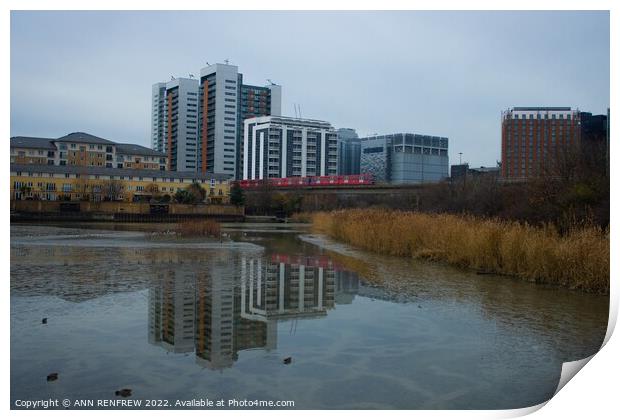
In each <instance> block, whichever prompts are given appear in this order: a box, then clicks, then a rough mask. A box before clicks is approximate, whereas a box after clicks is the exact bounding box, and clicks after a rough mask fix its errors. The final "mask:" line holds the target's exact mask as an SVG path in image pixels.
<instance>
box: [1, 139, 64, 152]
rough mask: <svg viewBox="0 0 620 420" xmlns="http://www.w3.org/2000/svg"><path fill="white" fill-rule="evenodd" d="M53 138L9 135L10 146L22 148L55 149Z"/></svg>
mask: <svg viewBox="0 0 620 420" xmlns="http://www.w3.org/2000/svg"><path fill="white" fill-rule="evenodd" d="M53 141H54V139H48V138H43V137H22V136H18V137H11V147H22V148H24V149H48V150H56V148H55V147H54V144H53V143H52V142H53Z"/></svg>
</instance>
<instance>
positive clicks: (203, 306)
mask: <svg viewBox="0 0 620 420" xmlns="http://www.w3.org/2000/svg"><path fill="white" fill-rule="evenodd" d="M358 289H359V278H358V277H357V275H356V274H355V273H351V272H345V271H341V270H340V268H339V267H338V266H336V265H335V264H334V262H333V261H332V260H331V259H330V258H329V257H327V256H323V255H321V256H310V257H309V256H293V255H283V254H273V255H270V256H268V257H264V256H262V255H261V256H247V255H246V256H238V257H232V255H230V254H228V255H226V254H219V255H217V256H215V257H214V258H213V259H210V260H209V261H208V262H206V264H201V265H199V266H196V265H193V264H179V265H175V269H171V270H166V271H163V272H159V273H157V275H156V280H155V281H154V282H153V283H152V286H151V288H150V290H149V323H148V325H149V327H148V328H149V334H148V337H149V338H148V339H149V343H151V344H153V345H156V346H160V347H162V348H163V349H165V350H166V351H168V352H172V353H191V352H194V353H195V355H196V363H197V364H199V365H200V366H204V367H206V368H209V369H212V370H220V369H224V368H228V367H231V366H232V365H233V364H234V362H235V361H236V360H237V359H238V354H239V352H240V351H243V350H252V349H262V350H265V351H270V350H274V349H276V348H277V340H278V322H279V321H284V320H291V319H302V318H303V319H309V318H317V317H325V316H327V313H328V311H329V310H331V309H333V308H334V307H335V304H336V302H338V304H347V303H351V302H352V301H353V298H354V296H355V294H356V292H357V290H358Z"/></svg>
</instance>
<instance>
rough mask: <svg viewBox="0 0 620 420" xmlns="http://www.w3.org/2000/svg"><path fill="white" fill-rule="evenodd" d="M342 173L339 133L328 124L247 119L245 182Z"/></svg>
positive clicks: (244, 148) (288, 119)
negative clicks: (247, 180) (339, 160)
mask: <svg viewBox="0 0 620 420" xmlns="http://www.w3.org/2000/svg"><path fill="white" fill-rule="evenodd" d="M337 173H338V133H337V132H336V130H335V129H334V128H333V127H332V126H331V124H330V123H328V122H326V121H318V120H309V119H301V118H291V117H279V116H266V117H255V118H249V119H246V120H245V122H244V134H243V179H265V178H287V177H298V176H302V177H305V176H327V175H336V174H337Z"/></svg>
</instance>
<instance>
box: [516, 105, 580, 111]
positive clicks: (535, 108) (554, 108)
mask: <svg viewBox="0 0 620 420" xmlns="http://www.w3.org/2000/svg"><path fill="white" fill-rule="evenodd" d="M512 110H513V111H570V110H571V109H570V106H515V107H514V108H512Z"/></svg>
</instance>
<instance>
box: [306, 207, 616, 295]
mask: <svg viewBox="0 0 620 420" xmlns="http://www.w3.org/2000/svg"><path fill="white" fill-rule="evenodd" d="M312 224H313V229H314V230H315V231H317V232H320V233H324V234H327V235H329V236H330V237H332V238H334V239H337V240H339V241H342V242H346V243H349V244H351V245H354V246H356V247H359V248H361V249H365V250H368V251H373V252H378V253H382V254H388V255H394V256H403V257H414V258H425V259H430V260H436V261H445V262H448V263H450V264H453V265H456V266H459V267H464V268H472V269H477V270H479V271H483V272H491V273H498V274H505V275H511V276H516V277H519V278H522V279H525V280H528V281H536V282H541V283H549V284H555V285H560V286H564V287H568V288H571V289H581V290H586V291H591V292H598V293H609V232H608V231H603V230H601V229H599V228H595V227H580V228H575V229H572V230H570V231H569V232H568V233H567V234H565V235H563V236H561V235H559V234H558V233H557V231H556V229H554V228H553V227H552V226H548V227H546V228H538V227H533V226H529V225H526V224H522V223H517V222H505V221H499V220H494V219H479V218H474V217H466V216H455V215H448V214H425V213H415V212H401V211H391V210H374V209H369V210H340V211H333V212H319V213H314V214H313V215H312Z"/></svg>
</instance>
